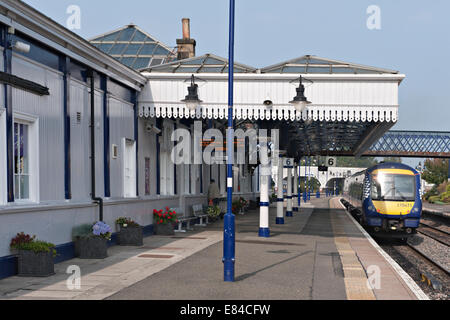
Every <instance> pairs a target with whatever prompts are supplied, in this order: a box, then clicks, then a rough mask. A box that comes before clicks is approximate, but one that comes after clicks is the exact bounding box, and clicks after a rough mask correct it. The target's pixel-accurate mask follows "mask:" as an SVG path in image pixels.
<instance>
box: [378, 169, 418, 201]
mask: <svg viewBox="0 0 450 320" xmlns="http://www.w3.org/2000/svg"><path fill="white" fill-rule="evenodd" d="M415 185H416V184H415V177H414V176H408V175H395V174H379V175H374V176H372V200H389V201H414V200H415V192H416V191H415Z"/></svg>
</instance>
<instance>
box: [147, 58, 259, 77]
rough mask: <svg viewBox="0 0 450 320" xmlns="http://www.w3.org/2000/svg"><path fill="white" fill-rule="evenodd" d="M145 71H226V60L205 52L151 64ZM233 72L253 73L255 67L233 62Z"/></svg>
mask: <svg viewBox="0 0 450 320" xmlns="http://www.w3.org/2000/svg"><path fill="white" fill-rule="evenodd" d="M145 71H148V72H167V73H228V60H227V59H224V58H221V57H218V56H215V55H213V54H205V55H203V56H200V57H194V58H189V59H184V60H178V61H175V62H172V63H167V64H164V65H159V66H152V67H150V68H147V70H145ZM234 72H236V73H255V72H256V69H255V68H253V67H249V66H246V65H243V64H239V63H235V64H234Z"/></svg>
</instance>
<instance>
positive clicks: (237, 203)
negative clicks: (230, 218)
mask: <svg viewBox="0 0 450 320" xmlns="http://www.w3.org/2000/svg"><path fill="white" fill-rule="evenodd" d="M241 208H242V207H241V201H240V200H237V201H233V203H232V206H231V211H232V213H233V214H234V215H237V214H238V213H239V212H241Z"/></svg>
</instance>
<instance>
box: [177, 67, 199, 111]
mask: <svg viewBox="0 0 450 320" xmlns="http://www.w3.org/2000/svg"><path fill="white" fill-rule="evenodd" d="M181 102H184V103H186V107H187V108H188V109H189V110H190V111H195V110H196V109H197V107H198V106H199V105H200V104H201V103H202V102H203V101H202V100H200V99H199V98H198V84H196V83H195V77H194V75H192V77H191V85H190V86H189V87H188V95H187V96H186V99H184V100H181Z"/></svg>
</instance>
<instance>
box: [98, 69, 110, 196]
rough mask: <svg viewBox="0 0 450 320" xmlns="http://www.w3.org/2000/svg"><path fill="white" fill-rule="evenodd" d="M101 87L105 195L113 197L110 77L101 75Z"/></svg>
mask: <svg viewBox="0 0 450 320" xmlns="http://www.w3.org/2000/svg"><path fill="white" fill-rule="evenodd" d="M100 87H101V90H103V175H104V184H105V186H104V188H105V197H106V198H110V197H111V160H110V159H111V147H110V143H111V142H110V120H109V119H110V117H109V104H108V77H107V76H103V75H102V76H101V78H100Z"/></svg>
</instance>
